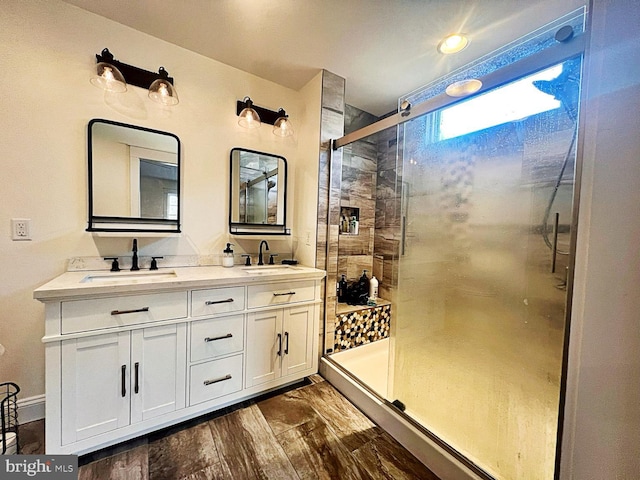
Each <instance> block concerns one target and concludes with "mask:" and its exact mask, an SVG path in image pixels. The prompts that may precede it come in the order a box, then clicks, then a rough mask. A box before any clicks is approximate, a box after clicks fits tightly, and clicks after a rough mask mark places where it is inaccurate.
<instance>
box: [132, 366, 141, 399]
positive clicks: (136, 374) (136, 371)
mask: <svg viewBox="0 0 640 480" xmlns="http://www.w3.org/2000/svg"><path fill="white" fill-rule="evenodd" d="M133 368H134V370H135V374H134V376H135V381H134V385H133V392H134V393H138V390H140V386H139V385H138V377H139V371H140V363H138V362H136V363H135V364H134V366H133Z"/></svg>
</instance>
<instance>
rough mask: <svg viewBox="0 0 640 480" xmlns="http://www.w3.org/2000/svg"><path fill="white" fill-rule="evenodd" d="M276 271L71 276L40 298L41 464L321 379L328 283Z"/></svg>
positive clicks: (304, 271) (304, 272) (307, 272)
mask: <svg viewBox="0 0 640 480" xmlns="http://www.w3.org/2000/svg"><path fill="white" fill-rule="evenodd" d="M281 270H282V271H277V272H276V271H271V270H268V269H265V270H263V271H260V270H258V273H254V272H255V270H254V271H251V270H245V269H243V268H235V267H234V268H232V269H228V268H222V267H184V268H175V269H172V271H171V272H172V273H171V274H166V273H165V274H164V275H157V276H156V277H153V276H152V274H149V276H148V280H145V275H144V274H136V275H135V276H134V275H129V276H128V277H127V275H126V274H125V275H115V276H113V277H112V278H113V280H111V279H110V277H109V273H106V272H100V273H99V274H98V273H92V274H88V273H87V272H67V273H65V274H63V275H61V276H60V277H58V278H56V279H54V280H52V281H51V282H49V283H47V284H45V285H43V286H42V287H40V288H38V289H37V290H36V291H35V292H34V297H35V298H36V299H38V300H40V301H42V302H43V303H44V304H45V337H44V338H43V342H44V343H45V361H46V418H45V421H46V428H45V431H46V440H45V442H46V445H45V448H46V452H47V454H69V453H71V454H78V455H82V454H85V453H88V452H91V451H95V450H98V449H100V448H104V447H106V446H109V445H113V444H115V443H119V442H122V441H124V440H128V439H131V438H134V437H137V436H140V435H144V434H147V433H149V432H152V431H154V430H157V429H159V428H164V427H167V426H170V425H173V424H176V423H179V422H182V421H185V420H188V419H191V418H194V417H197V416H199V415H203V414H205V413H208V412H211V411H215V410H217V409H220V408H223V407H226V406H229V405H232V404H234V403H237V402H240V401H243V400H247V399H249V398H251V397H254V396H256V395H259V394H261V393H264V392H266V391H268V390H272V389H275V388H278V387H280V386H284V385H287V384H289V383H293V382H296V381H299V380H301V379H302V378H304V377H305V376H308V375H311V374H313V373H316V372H317V367H318V348H317V347H318V344H319V337H318V335H319V333H318V332H319V323H320V318H319V303H320V301H321V299H320V282H321V281H322V278H324V275H325V272H324V271H322V270H316V269H314V268H307V267H295V268H290V269H289V268H282V269H281ZM263 272H266V273H263ZM94 278H99V279H100V280H99V281H95V283H94V282H93V280H91V281H88V280H87V279H94ZM128 278H130V280H128Z"/></svg>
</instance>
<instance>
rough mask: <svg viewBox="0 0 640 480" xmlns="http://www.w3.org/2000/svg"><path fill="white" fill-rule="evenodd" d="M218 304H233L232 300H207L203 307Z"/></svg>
mask: <svg viewBox="0 0 640 480" xmlns="http://www.w3.org/2000/svg"><path fill="white" fill-rule="evenodd" d="M219 303H233V298H227V299H226V300H207V301H206V302H204V304H205V305H217V304H219Z"/></svg>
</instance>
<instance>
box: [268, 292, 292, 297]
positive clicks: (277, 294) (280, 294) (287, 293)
mask: <svg viewBox="0 0 640 480" xmlns="http://www.w3.org/2000/svg"><path fill="white" fill-rule="evenodd" d="M295 294H296V292H285V293H276V292H273V296H274V297H283V296H285V295H295Z"/></svg>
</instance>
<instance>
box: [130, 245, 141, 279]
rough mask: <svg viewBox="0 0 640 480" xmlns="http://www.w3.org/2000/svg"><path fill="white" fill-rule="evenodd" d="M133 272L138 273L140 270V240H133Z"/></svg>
mask: <svg viewBox="0 0 640 480" xmlns="http://www.w3.org/2000/svg"><path fill="white" fill-rule="evenodd" d="M131 270H132V271H136V270H140V267H139V266H138V239H137V238H134V239H133V256H132V257H131Z"/></svg>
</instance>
